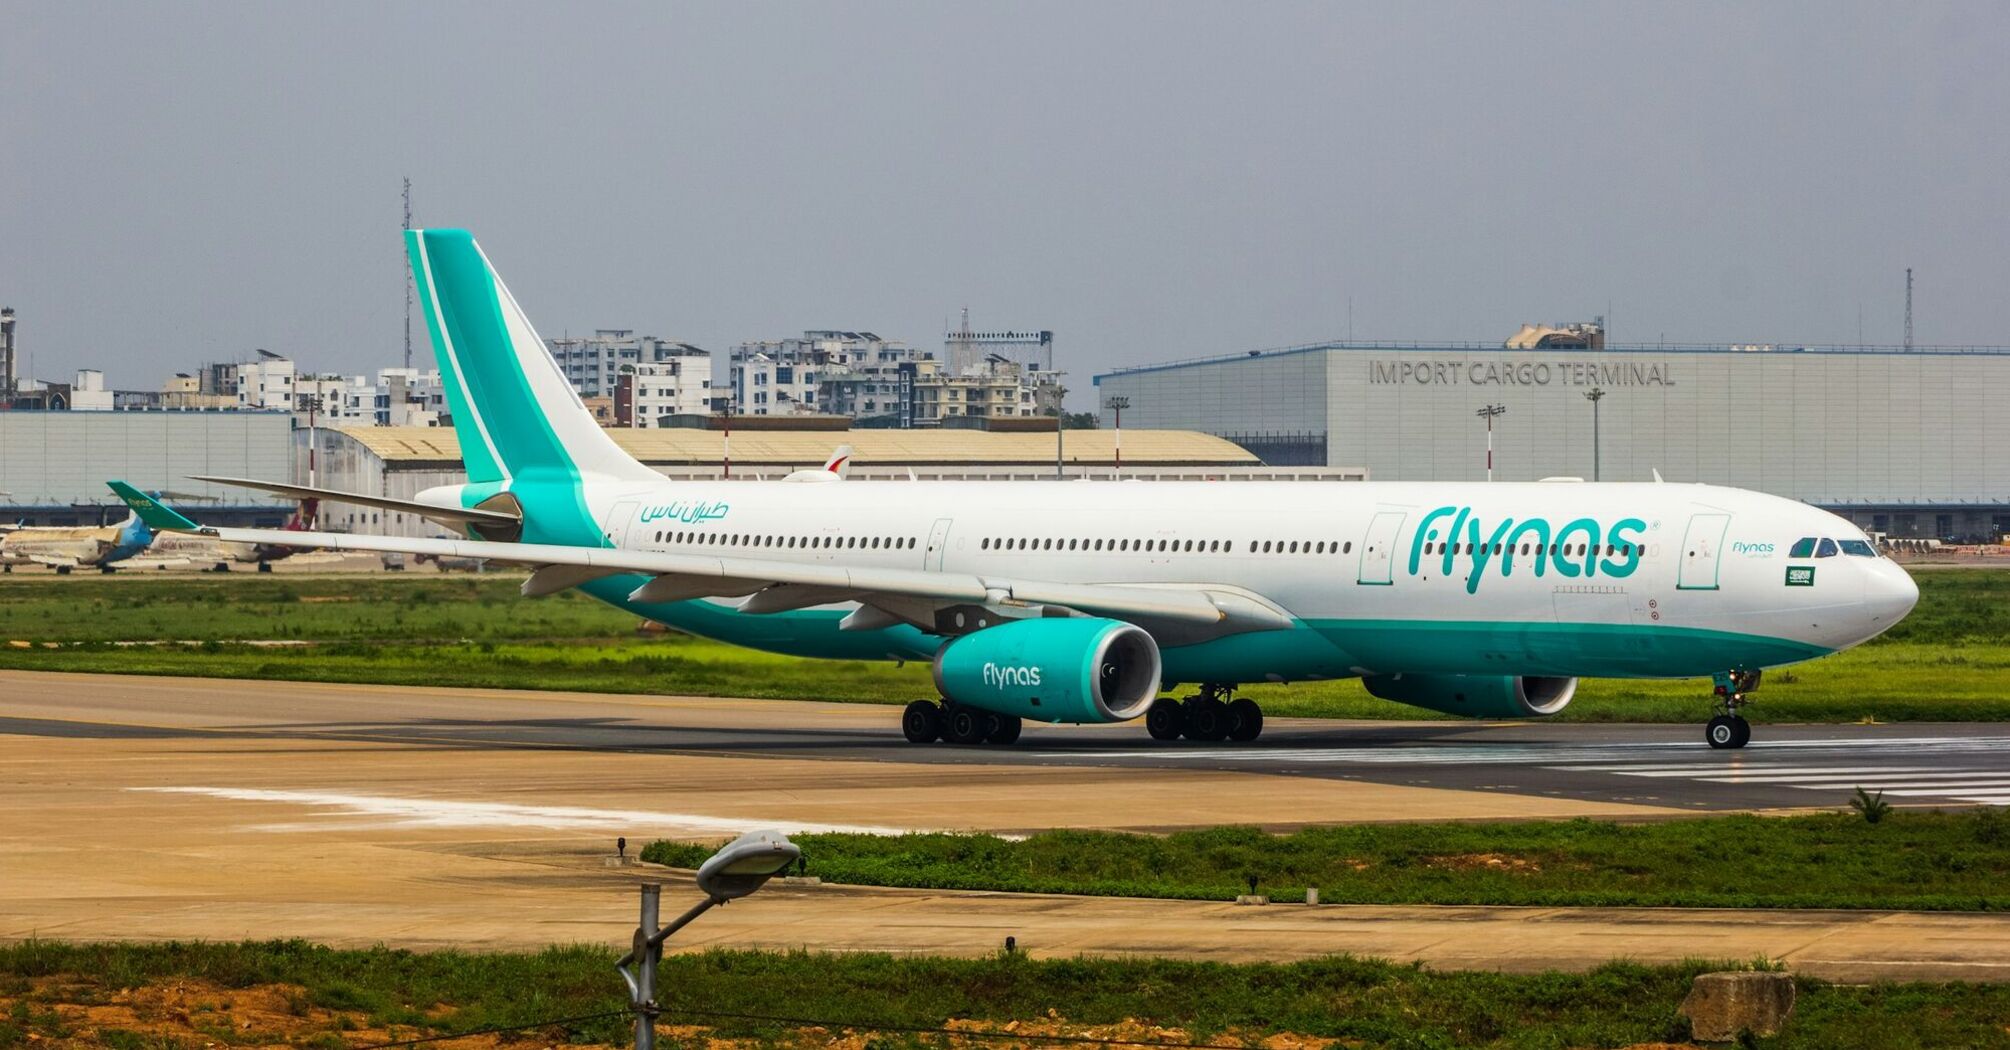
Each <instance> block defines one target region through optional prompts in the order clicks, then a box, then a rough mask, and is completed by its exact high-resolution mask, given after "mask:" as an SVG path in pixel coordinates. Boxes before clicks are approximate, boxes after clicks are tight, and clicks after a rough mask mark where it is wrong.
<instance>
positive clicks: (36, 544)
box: [0, 513, 154, 576]
mask: <svg viewBox="0 0 2010 1050" xmlns="http://www.w3.org/2000/svg"><path fill="white" fill-rule="evenodd" d="M153 540H154V534H153V530H152V529H149V528H148V527H147V525H146V522H144V521H142V520H140V516H139V515H138V514H130V513H129V514H127V515H126V520H124V521H122V522H120V523H118V524H117V525H81V526H49V525H10V526H0V569H5V570H6V571H8V572H12V571H13V569H14V566H16V565H46V566H48V567H49V568H52V569H55V570H56V572H57V573H59V574H61V575H64V576H67V575H69V574H70V572H71V570H73V569H80V568H91V567H93V566H95V567H97V569H98V571H100V572H112V571H113V567H114V566H116V565H117V564H118V563H120V562H123V561H126V560H127V559H129V558H131V557H133V556H134V555H136V554H139V553H141V552H142V551H145V550H146V549H147V545H148V544H151V543H152V542H153Z"/></svg>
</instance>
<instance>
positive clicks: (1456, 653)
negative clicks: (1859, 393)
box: [113, 230, 1919, 747]
mask: <svg viewBox="0 0 2010 1050" xmlns="http://www.w3.org/2000/svg"><path fill="white" fill-rule="evenodd" d="M407 247H408V250H409V251H410V253H411V259H412V271H413V274H414V275H415V277H416V280H417V283H418V288H419V292H420V296H421V298H422V301H423V305H424V309H425V315H426V320H427V325H428V327H429V328H430V329H431V334H432V342H433V348H434V350H435V352H436V353H437V355H438V358H439V363H440V371H441V375H442V380H443V382H444V383H445V385H446V388H447V395H448V402H449V407H450V408H451V410H452V412H453V419H454V425H455V427H456V429H457V431H458V432H459V438H460V446H461V455H462V458H463V459H464V460H465V462H466V465H467V473H468V480H467V483H466V484H463V485H452V486H444V487H440V488H434V489H429V490H427V491H425V492H423V493H421V494H419V497H418V499H417V501H415V502H405V501H399V500H391V499H385V498H381V497H375V496H367V495H358V494H350V493H341V492H330V491H323V490H319V489H309V488H304V487H301V486H295V485H287V484H281V483H275V482H260V481H248V482H247V481H244V480H242V479H237V480H238V483H241V484H249V485H251V486H252V487H257V488H262V489H264V490H267V491H271V492H276V493H280V494H283V495H288V496H292V497H295V498H320V499H326V500H332V501H340V502H344V503H351V504H357V505H362V506H371V507H381V508H387V509H395V510H402V511H406V512H410V513H415V514H420V515H424V516H426V517H428V518H430V519H432V520H434V521H437V522H440V523H442V524H444V525H446V526H448V527H449V528H451V529H452V530H453V531H455V532H456V533H457V534H459V535H460V536H461V537H463V538H456V539H422V538H401V537H388V536H367V535H353V534H337V533H322V532H305V531H284V530H263V529H237V528H205V527H203V526H201V525H198V524H197V523H195V522H193V521H190V520H189V519H188V518H186V517H183V516H182V515H181V514H179V513H177V512H176V511H174V510H172V509H170V508H168V507H165V506H162V505H161V504H159V503H158V502H156V501H154V500H152V499H149V498H148V497H147V496H145V495H144V494H141V493H139V492H136V491H134V490H133V489H132V488H131V487H130V486H127V485H125V484H123V483H120V482H114V483H113V487H114V488H115V489H116V490H117V491H118V492H119V494H120V495H121V496H122V497H123V498H125V499H126V500H127V501H128V502H129V503H131V504H132V505H133V508H134V509H135V510H136V511H137V512H138V513H139V515H140V517H141V518H142V519H143V520H144V521H146V523H147V524H148V525H150V526H151V527H153V528H154V529H156V530H162V531H170V532H194V533H199V534H204V535H211V536H214V537H216V538H218V539H222V540H226V541H235V542H243V543H256V544H272V545H276V546H302V547H319V548H326V549H331V550H356V551H381V552H403V553H406V554H426V555H438V556H445V557H464V558H486V559H492V560H497V561H504V562H512V563H518V564H522V565H526V566H529V567H531V570H532V571H531V574H530V576H529V578H528V579H526V580H525V581H524V584H523V593H524V594H525V595H526V596H530V597H536V596H539V595H548V594H553V593H556V592H558V591H562V590H565V589H567V588H572V587H577V588H580V589H582V590H584V591H585V592H587V593H588V594H590V595H592V596H594V597H596V598H599V599H601V600H602V601H605V602H608V603H610V604H612V605H616V606H619V607H620V608H622V609H626V610H629V611H631V612H634V613H636V614H637V615H640V616H645V617H648V618H650V619H653V620H658V621H661V622H663V623H665V624H668V625H670V626H672V627H675V628H678V629H681V630H684V631H688V632H691V633H693V634H697V635H703V636H705V637H708V638H716V639H720V640H723V641H727V642H731V643H733V644H736V645H742V646H750V647H753V648H758V649H765V650H770V651H773V652H779V653H788V654H793V655H797V656H803V657H822V658H835V659H846V660H918V661H927V662H929V663H930V664H931V665H932V666H933V667H934V670H935V684H936V687H937V691H938V692H939V693H940V694H941V696H940V699H919V700H916V701H914V702H913V703H911V704H909V705H908V706H907V709H906V710H905V712H904V713H903V715H902V719H901V723H902V728H903V730H904V731H905V734H906V736H907V739H909V740H912V741H914V742H916V743H927V742H931V741H935V740H948V741H951V742H954V743H958V744H980V743H987V742H988V743H992V744H1006V743H1010V742H1012V741H1013V740H1015V739H1017V738H1018V736H1019V731H1020V726H1021V724H1022V720H1023V719H1033V720H1037V721H1041V722H1070V723H1093V722H1121V721H1126V720H1129V719H1134V718H1138V717H1140V716H1142V717H1143V719H1144V722H1145V728H1146V729H1147V730H1148V731H1149V733H1150V735H1151V736H1152V737H1153V738H1154V739H1158V740H1171V739H1176V738H1180V737H1184V738H1186V739H1189V740H1194V741H1210V742H1212V741H1223V740H1235V741H1248V740H1254V739H1256V737H1257V735H1258V734H1259V733H1260V732H1262V729H1263V712H1262V710H1261V708H1259V707H1258V705H1257V704H1256V703H1254V702H1253V701H1252V700H1251V699H1250V698H1248V697H1245V696H1238V695H1237V690H1238V689H1239V688H1240V687H1242V686H1244V685H1248V684H1251V683H1261V682H1309V681H1318V680H1323V679H1334V678H1359V679H1361V681H1362V683H1363V685H1364V686H1366V688H1367V690H1368V691H1369V692H1370V693H1372V694H1374V695H1375V696H1378V697H1383V698H1385V699H1389V700H1394V701H1398V702H1400V703H1404V704H1410V705H1414V706H1417V707H1420V708H1428V709H1431V710H1434V711H1443V712H1450V713H1453V714H1458V715H1466V716H1470V717H1474V718H1488V719H1496V718H1541V717H1543V716H1546V715H1553V714H1556V713H1557V712H1559V711H1561V710H1563V709H1564V707H1565V705H1567V704H1569V703H1570V700H1571V696H1572V695H1573V693H1574V692H1575V691H1576V688H1577V680H1578V679H1579V678H1580V677H1615V678H1691V677H1694V678H1708V679H1710V680H1712V682H1713V683H1714V689H1713V690H1712V691H1711V695H1710V696H1709V697H1707V698H1706V697H1705V696H1704V695H1703V690H1702V689H1701V688H1700V687H1699V689H1698V694H1699V695H1698V698H1697V699H1698V714H1699V716H1700V715H1701V714H1702V713H1703V711H1704V710H1705V709H1706V704H1707V705H1708V708H1709V709H1711V710H1714V711H1715V717H1712V718H1710V720H1709V724H1708V727H1707V730H1706V734H1705V735H1706V737H1707V739H1708V741H1709V743H1710V745H1711V746H1713V747H1740V746H1743V745H1744V744H1745V743H1746V741H1747V740H1748V739H1749V738H1750V736H1751V729H1750V726H1749V724H1748V723H1747V722H1746V720H1745V719H1744V718H1743V717H1742V716H1741V715H1740V714H1739V710H1740V708H1742V707H1743V706H1744V705H1745V704H1747V703H1748V702H1750V700H1751V696H1752V692H1753V690H1754V689H1755V688H1756V687H1757V686H1758V684H1759V679H1760V674H1761V672H1762V671H1764V670H1765V669H1767V668H1771V667H1778V666H1781V665H1784V664H1792V663H1795V662H1797V661H1802V660H1810V659H1813V658H1815V657H1819V656H1823V655H1826V654H1828V653H1832V652H1835V651H1837V650H1839V649H1844V648H1847V647H1849V646H1852V645H1856V644H1858V643H1860V642H1863V641H1865V640H1867V639H1869V638H1872V637H1875V636H1876V635H1877V634H1878V633H1880V632H1882V631H1884V630H1886V629H1887V628H1889V627H1890V626H1891V625H1892V624H1894V623H1897V622H1898V620H1899V619H1900V618H1902V617H1904V616H1905V615H1906V613H1907V612H1909V611H1910V610H1911V609H1912V606H1913V603H1914V602H1915V601H1916V600H1917V599H1918V596H1919V591H1918V589H1917V588H1916V587H1915V586H1914V584H1913V581H1912V579H1911V578H1910V577H1909V576H1907V575H1906V573H1905V571H1904V570H1903V569H1902V568H1900V567H1899V566H1897V565H1895V564H1893V563H1892V562H1891V561H1890V560H1889V559H1887V558H1884V557H1881V556H1880V555H1879V554H1878V552H1877V549H1876V548H1875V547H1874V546H1873V545H1872V544H1871V542H1870V540H1869V538H1868V537H1866V536H1865V535H1864V534H1863V532H1861V531H1860V530H1858V529H1857V528H1856V527H1855V526H1853V525H1851V524H1850V523H1849V522H1847V521H1845V520H1843V519H1842V518H1839V517H1837V516H1835V515H1833V514H1829V513H1827V512H1825V511H1821V510H1818V509H1815V508H1812V507H1808V506H1806V505H1803V504H1800V503H1796V502H1794V501H1792V500H1787V499H1782V498H1779V497H1776V496H1769V495H1764V494H1762V493H1757V492H1746V491H1741V490H1738V489H1730V488H1719V487H1715V486H1710V485H1698V484H1677V483H1662V482H1658V481H1657V482H1642V483H1624V484H1611V483H1608V484H1586V483H1583V482H1581V481H1576V480H1573V479H1560V480H1555V481H1547V482H1531V483H1515V484H1508V483H1501V484H1471V483H1423V482H1358V483H1349V484H1340V485H1310V484H1302V483H1291V482H1278V483H1238V484H1235V485H1233V486H1230V485H1225V484H1218V483H1217V484H1210V483H1206V482H1195V483H1173V482H1163V483H1153V484H1149V485H1144V484H1124V483H1119V482H1109V481H1082V482H1074V483H1058V482H1051V481H1028V482H924V481H907V482H860V481H842V480H838V474H837V473H835V472H831V473H828V474H827V477H826V478H825V479H822V480H833V481H836V482H837V483H835V484H801V483H799V482H800V481H802V480H808V479H806V478H801V477H795V478H792V479H790V480H782V481H766V482H764V481H678V482H672V481H670V480H668V479H666V478H664V477H663V476H662V475H660V474H658V473H656V472H655V471H653V470H651V469H649V468H648V467H646V466H644V465H642V464H641V463H638V462H636V461H635V460H633V459H631V458H630V457H629V456H628V455H627V454H626V453H624V452H622V451H621V449H620V448H619V447H618V446H616V445H615V443H614V442H613V441H612V440H611V439H609V438H608V436H607V435H606V434H605V433H603V432H602V431H601V429H600V427H599V426H598V425H596V424H595V422H594V420H593V417H592V416H591V415H590V414H589V413H588V412H587V410H586V408H585V407H584V406H583V405H582V404H581V402H580V399H579V396H578V395H577V394H576V393H574V391H573V389H572V386H571V385H570V384H569V383H567V382H566V379H565V376H564V375H563V374H562V373H561V372H560V371H559V369H558V367H557V365H556V364H555V363H554V362H553V360H552V358H551V356H550V354H549V352H547V350H546V349H545V346H544V343H543V342H542V341H541V340H540V339H539V338H538V336H537V333H536V332H535V331H533V330H532V329H531V325H530V321H529V320H528V319H527V318H526V317H525V316H524V313H523V311H522V310H521V309H520V308H519V307H518V306H517V303H516V300H515V299H514V298H512V297H511V296H510V293H509V291H508V289H506V288H504V287H503V284H502V282H501V281H500V280H498V279H497V277H496V273H495V271H494V269H493V268H492V267H491V266H490V265H489V261H488V258H487V257H486V256H485V255H484V254H483V253H482V251H481V249H480V248H479V247H478V246H477V245H476V244H475V241H474V238H473V237H471V236H469V235H468V233H467V232H466V231H462V230H413V231H411V232H410V233H409V234H408V235H407ZM805 473H811V474H814V473H818V472H814V471H811V472H805ZM1168 508H1178V513H1176V514H1169V513H1167V509H1168ZM1182 687H1187V688H1185V689H1183V688H1182ZM1182 692H1185V693H1186V695H1185V696H1184V698H1181V697H1180V695H1179V694H1180V693H1182Z"/></svg>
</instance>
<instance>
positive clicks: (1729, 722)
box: [1703, 715, 1752, 750]
mask: <svg viewBox="0 0 2010 1050" xmlns="http://www.w3.org/2000/svg"><path fill="white" fill-rule="evenodd" d="M1744 722H1745V720H1744V719H1742V718H1739V717H1738V716H1736V715H1718V716H1716V717H1714V718H1712V719H1710V722H1709V724H1708V725H1706V726H1704V727H1703V736H1704V738H1705V739H1707V740H1709V741H1710V746H1711V747H1714V748H1718V749H1720V750H1722V749H1725V748H1734V747H1744V746H1745V743H1746V741H1749V740H1750V739H1752V727H1751V725H1750V724H1745V727H1744V730H1743V732H1740V731H1739V729H1738V726H1739V725H1740V723H1744Z"/></svg>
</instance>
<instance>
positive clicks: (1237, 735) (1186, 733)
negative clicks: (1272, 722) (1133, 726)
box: [1145, 685, 1263, 744]
mask: <svg viewBox="0 0 2010 1050" xmlns="http://www.w3.org/2000/svg"><path fill="white" fill-rule="evenodd" d="M1230 688H1231V687H1230V686H1225V685H1203V686H1201V687H1200V692H1199V693H1196V694H1195V695H1193V696H1189V697H1187V698H1186V699H1184V700H1176V699H1174V698H1172V697H1170V696H1162V697H1159V698H1158V699H1157V700H1156V701H1154V702H1153V703H1152V706H1151V709H1150V710H1148V711H1146V712H1145V731H1146V732H1148V733H1150V734H1151V735H1152V739H1153V740H1178V739H1179V738H1180V737H1186V738H1187V739H1188V740H1200V741H1205V742H1207V743H1211V744H1212V743H1219V742H1221V741H1223V740H1233V741H1236V742H1237V743H1248V742H1249V741H1251V740H1255V739H1256V738H1257V737H1258V736H1261V735H1262V734H1263V708H1261V707H1258V706H1257V704H1256V701H1254V700H1251V699H1250V698H1248V697H1246V696H1239V697H1235V698H1234V699H1225V698H1226V697H1227V696H1228V695H1229V690H1230Z"/></svg>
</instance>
